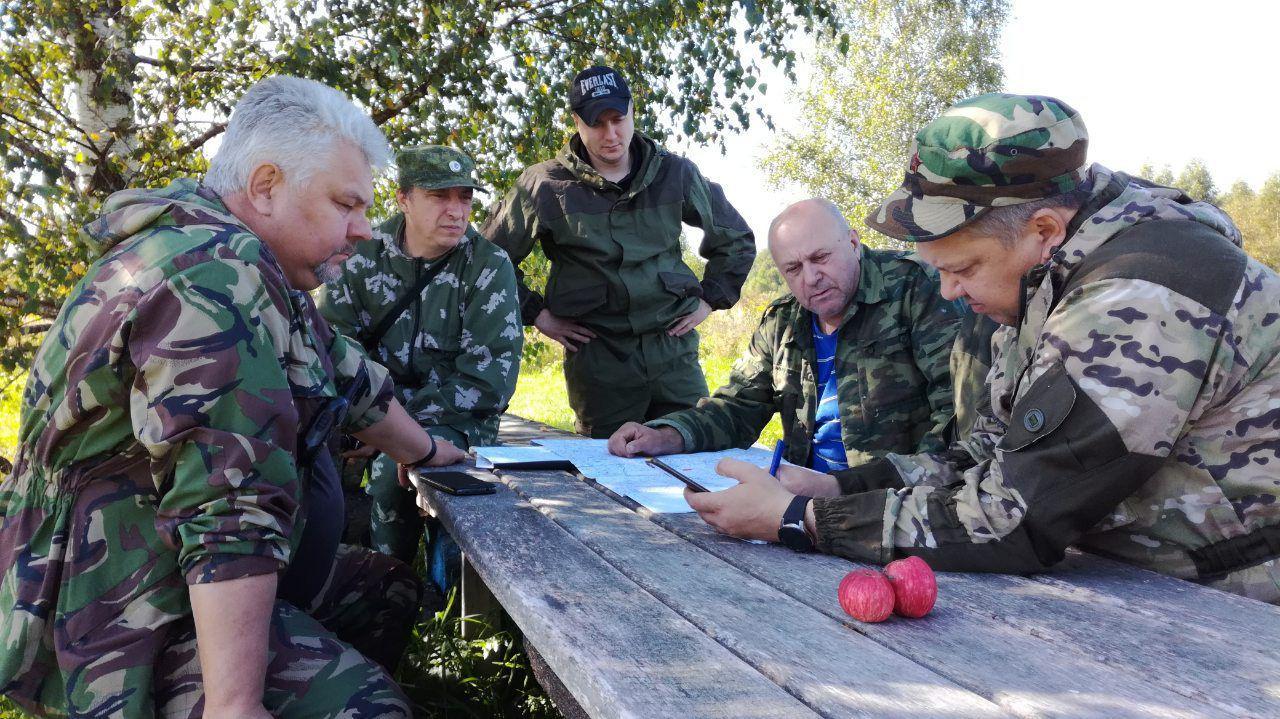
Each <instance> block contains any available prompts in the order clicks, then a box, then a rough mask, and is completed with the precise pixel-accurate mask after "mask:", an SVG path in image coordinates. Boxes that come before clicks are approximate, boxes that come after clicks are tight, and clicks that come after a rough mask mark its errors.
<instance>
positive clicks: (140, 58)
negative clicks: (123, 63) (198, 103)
mask: <svg viewBox="0 0 1280 719" xmlns="http://www.w3.org/2000/svg"><path fill="white" fill-rule="evenodd" d="M129 57H130V58H131V59H132V60H133V61H134V62H135V63H138V64H139V65H151V66H153V67H162V68H164V69H166V70H173V69H175V68H177V67H178V63H176V62H174V61H173V60H160V59H158V58H154V57H147V56H145V55H138V54H136V53H129ZM181 69H183V70H190V71H191V72H227V71H233V72H252V71H253V70H254V69H255V68H253V67H250V66H248V65H204V64H195V65H183V66H182V67H181Z"/></svg>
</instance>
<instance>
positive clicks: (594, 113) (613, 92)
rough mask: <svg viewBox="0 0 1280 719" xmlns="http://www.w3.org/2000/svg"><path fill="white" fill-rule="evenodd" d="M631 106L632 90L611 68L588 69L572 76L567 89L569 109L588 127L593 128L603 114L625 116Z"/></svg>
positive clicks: (594, 67) (597, 67) (595, 67)
mask: <svg viewBox="0 0 1280 719" xmlns="http://www.w3.org/2000/svg"><path fill="white" fill-rule="evenodd" d="M630 105H631V88H630V87H628V86H627V81H626V80H624V79H622V75H619V74H618V71H617V70H614V69H613V68H611V67H605V66H603V65H594V66H592V67H589V68H587V69H586V70H583V71H582V72H580V73H578V74H577V75H576V76H574V78H573V83H572V84H571V85H570V86H569V107H571V108H573V111H574V112H575V113H577V115H578V117H581V118H582V121H583V122H585V123H587V124H588V125H594V124H596V121H597V120H599V119H600V113H602V112H604V111H605V110H617V111H618V112H619V113H621V114H623V115H625V114H627V108H628V107H630Z"/></svg>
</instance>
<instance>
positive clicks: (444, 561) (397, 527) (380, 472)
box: [368, 427, 467, 594]
mask: <svg viewBox="0 0 1280 719" xmlns="http://www.w3.org/2000/svg"><path fill="white" fill-rule="evenodd" d="M428 429H430V430H431V434H432V435H433V436H435V437H436V438H437V439H447V440H449V441H450V442H453V443H454V444H455V445H457V446H459V447H464V448H465V447H466V446H467V442H466V437H465V436H463V435H461V434H460V433H457V432H448V431H447V430H448V428H446V427H430V428H428ZM455 435H456V436H455ZM368 493H369V497H370V498H371V499H372V500H373V506H372V508H371V509H370V516H369V539H370V543H371V544H372V546H373V548H374V549H376V550H378V551H379V552H382V553H383V554H386V555H388V556H391V557H395V558H396V559H399V560H400V561H402V562H405V563H407V564H412V563H413V560H414V559H416V558H417V556H418V545H419V544H420V543H421V542H422V539H423V535H424V534H425V535H426V540H427V543H426V561H425V565H426V569H427V577H428V578H430V580H431V582H432V583H433V584H434V585H435V586H436V588H437V589H439V590H440V593H441V594H447V593H448V592H449V590H450V589H451V588H452V587H453V586H454V585H456V584H457V583H458V575H459V572H460V567H461V562H462V554H461V552H460V551H459V549H458V545H457V543H456V542H454V541H453V537H451V536H449V533H448V532H447V531H446V530H445V528H444V525H442V524H441V523H440V520H438V519H435V518H434V517H423V516H422V513H421V512H420V511H419V510H418V500H417V494H416V493H415V492H414V491H413V490H412V489H408V488H405V487H401V486H400V482H399V480H398V479H397V478H396V463H395V461H394V460H392V459H391V458H390V457H388V456H386V455H383V454H380V455H377V456H376V457H375V458H374V460H373V462H371V463H370V471H369V487H368Z"/></svg>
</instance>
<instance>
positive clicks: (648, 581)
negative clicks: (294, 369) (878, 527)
mask: <svg viewBox="0 0 1280 719" xmlns="http://www.w3.org/2000/svg"><path fill="white" fill-rule="evenodd" d="M538 436H560V437H563V436H566V434H565V433H563V432H558V431H556V430H551V429H549V428H545V427H542V426H540V425H535V424H533V423H529V422H526V421H524V420H520V419H518V418H514V417H510V416H508V417H504V422H503V429H502V438H503V441H504V442H509V443H523V442H527V441H528V440H529V439H530V438H532V437H538ZM501 481H502V483H501V485H499V487H498V491H497V493H496V494H492V495H486V496H477V497H452V496H449V495H445V494H442V493H438V492H435V491H432V490H430V489H427V488H425V487H422V488H420V500H421V501H422V502H423V504H424V506H425V507H429V508H430V510H431V511H432V512H433V513H435V514H437V515H438V516H440V517H441V519H442V520H443V522H444V523H445V526H446V527H448V529H449V531H450V532H451V533H452V534H453V536H454V537H455V538H456V539H457V541H458V544H459V545H460V546H461V547H462V551H463V553H464V556H465V558H466V562H467V564H468V569H467V576H469V577H470V578H471V579H470V580H469V584H470V585H469V586H468V587H466V588H465V589H464V591H465V592H466V593H467V594H468V596H467V597H464V600H465V601H467V603H468V604H469V605H470V607H471V608H469V609H467V611H475V609H474V607H475V606H476V605H477V603H478V600H481V599H483V596H484V595H483V592H480V596H479V597H477V592H479V590H480V588H479V587H478V586H477V584H476V578H477V577H478V579H479V580H482V581H483V583H484V585H487V587H488V590H489V591H491V592H492V596H493V597H494V598H495V599H496V601H497V602H499V603H500V604H501V606H502V608H503V609H504V610H505V611H506V612H508V613H509V614H510V615H511V617H512V618H513V619H514V620H515V622H516V623H517V624H518V625H519V627H520V629H521V630H522V631H523V632H524V634H525V637H526V639H527V640H528V641H529V642H530V643H532V644H533V645H534V646H536V647H537V648H538V651H539V652H540V653H541V655H542V657H543V658H544V659H545V661H546V663H547V665H548V666H549V667H550V668H551V669H552V670H553V671H554V672H555V674H556V675H558V677H559V678H560V680H561V681H562V682H563V684H564V686H565V687H566V688H567V689H568V691H569V692H571V693H572V694H573V696H574V698H575V699H576V700H577V701H578V703H579V704H580V705H581V707H582V709H584V710H585V711H586V713H588V714H589V715H590V716H592V717H644V718H652V717H678V718H679V719H691V718H695V717H725V718H726V719H729V718H733V719H740V718H747V717H797V718H798V717H819V716H822V717H949V718H952V719H961V718H967V717H1105V718H1107V719H1110V718H1113V717H1280V608H1278V607H1273V606H1271V605H1268V604H1263V603H1261V602H1255V601H1252V600H1248V599H1243V598H1240V597H1237V596H1234V595H1230V594H1226V593H1223V592H1218V591H1215V590H1212V589H1207V588H1204V587H1201V586H1198V585H1195V584H1191V583H1188V582H1183V581H1179V580H1176V579H1170V578H1167V577H1163V576H1161V575H1158V574H1154V573H1151V572H1147V571H1143V570H1140V569H1136V568H1133V567H1130V566H1127V565H1123V564H1119V563H1117V562H1113V561H1109V560H1106V559H1102V558H1099V557H1094V556H1090V555H1085V554H1080V553H1073V554H1071V555H1069V556H1068V558H1067V560H1066V561H1065V562H1064V563H1063V564H1062V565H1061V566H1060V567H1058V568H1057V569H1056V570H1055V571H1054V572H1053V573H1050V574H1041V575H1036V576H1030V577H1021V576H1010V575H992V574H939V575H938V588H939V598H938V604H937V606H936V607H935V608H934V610H933V612H932V613H931V614H930V615H929V616H927V617H925V618H923V619H915V620H908V619H902V618H899V617H893V618H891V619H889V620H888V621H886V622H884V623H882V624H863V623H860V622H858V621H856V620H854V619H852V618H850V617H849V616H847V615H846V614H845V613H844V612H843V611H842V610H841V609H840V605H839V603H838V602H837V601H836V586H837V585H838V584H839V581H840V579H841V578H842V577H843V576H844V575H845V573H846V572H848V571H849V570H851V569H853V568H855V567H857V566H859V565H856V564H853V563H850V562H848V561H846V560H843V559H839V558H836V557H831V556H822V555H817V554H797V553H794V552H791V551H790V550H787V549H785V548H783V547H780V546H777V545H753V544H749V543H746V542H742V541H739V540H736V539H732V538H729V537H724V536H721V535H718V534H716V533H715V532H714V531H712V530H711V529H710V528H709V527H708V526H707V525H706V524H704V523H703V522H702V521H701V520H700V519H698V517H697V515H693V514H679V515H673V514H665V515H654V514H650V513H648V512H647V510H644V509H643V508H637V507H636V505H635V504H634V503H633V502H630V501H629V500H625V499H623V498H619V497H617V496H616V495H614V494H612V493H611V492H609V491H608V490H607V489H605V488H604V487H601V486H599V485H596V484H594V483H590V482H586V481H583V480H582V479H581V478H580V477H578V476H575V475H573V474H570V473H567V472H547V471H541V472H511V473H503V474H502V475H501ZM479 603H481V604H482V602H479Z"/></svg>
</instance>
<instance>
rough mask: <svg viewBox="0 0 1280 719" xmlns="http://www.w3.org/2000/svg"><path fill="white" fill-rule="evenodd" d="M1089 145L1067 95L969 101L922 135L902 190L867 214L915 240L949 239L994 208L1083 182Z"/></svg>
mask: <svg viewBox="0 0 1280 719" xmlns="http://www.w3.org/2000/svg"><path fill="white" fill-rule="evenodd" d="M1088 146H1089V133H1088V132H1087V131H1086V130H1085V126H1084V121H1083V120H1081V119H1080V114H1079V113H1077V112H1076V111H1075V110H1073V109H1071V108H1070V107H1068V106H1067V104H1066V103H1064V102H1062V101H1061V100H1056V99H1054V98H1052V97H1044V96H1041V95H1009V94H1004V93H991V94H988V95H979V96H978V97H972V98H969V99H968V100H964V101H962V102H960V103H958V104H956V105H954V106H953V107H951V108H949V109H947V110H945V111H944V112H943V113H942V114H941V115H940V116H939V117H938V118H937V119H935V120H933V121H932V122H930V123H929V124H927V125H925V126H924V127H923V128H921V130H920V132H918V133H916V136H915V140H914V141H913V142H912V144H911V160H910V164H909V165H908V167H907V172H906V176H905V177H904V179H903V182H902V187H899V188H898V189H897V190H894V192H893V194H891V195H889V197H888V198H886V199H885V200H884V202H882V203H881V204H880V208H879V209H877V210H876V211H875V212H872V213H871V214H870V215H868V216H867V226H868V227H871V228H872V229H874V230H876V231H877V232H881V233H883V234H886V235H888V236H890V237H895V238H897V239H900V240H907V241H910V242H929V241H931V240H937V239H940V238H943V237H946V236H947V235H949V234H951V233H952V232H955V231H956V230H958V229H960V228H961V227H964V226H965V225H967V224H968V223H970V222H972V221H974V220H976V219H978V218H979V217H981V216H982V215H983V214H984V213H985V212H986V211H987V210H989V209H991V208H992V207H1001V206H1005V205H1018V204H1022V203H1024V202H1031V201H1033V200H1039V199H1043V198H1045V197H1051V196H1053V195H1059V194H1062V193H1064V192H1070V191H1071V190H1074V189H1076V188H1078V187H1080V185H1081V183H1083V182H1084V180H1085V178H1086V176H1087V175H1088V169H1089V164H1088V162H1086V160H1085V156H1086V154H1087V150H1088Z"/></svg>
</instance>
